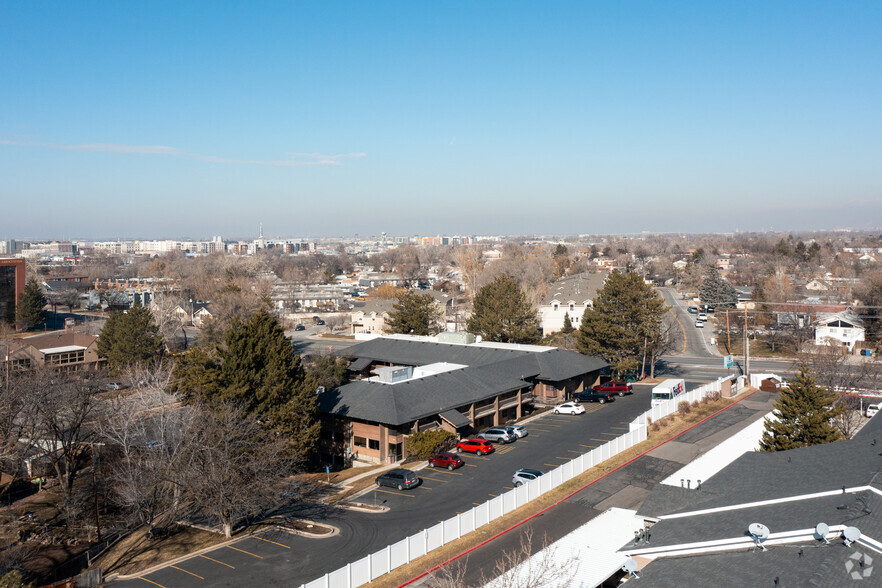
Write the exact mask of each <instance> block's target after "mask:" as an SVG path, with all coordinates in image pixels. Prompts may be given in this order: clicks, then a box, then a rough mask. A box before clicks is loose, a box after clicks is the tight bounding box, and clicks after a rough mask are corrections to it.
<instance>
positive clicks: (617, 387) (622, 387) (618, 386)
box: [593, 382, 634, 396]
mask: <svg viewBox="0 0 882 588" xmlns="http://www.w3.org/2000/svg"><path fill="white" fill-rule="evenodd" d="M593 390H594V391H595V392H612V393H613V394H617V395H618V396H624V395H625V394H633V393H634V387H633V386H631V384H629V383H628V382H607V383H606V384H598V385H596V386H593Z"/></svg>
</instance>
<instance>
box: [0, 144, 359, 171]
mask: <svg viewBox="0 0 882 588" xmlns="http://www.w3.org/2000/svg"><path fill="white" fill-rule="evenodd" d="M0 145H11V146H19V147H38V148H42V149H55V150H59V151H78V152H87V153H125V154H142V155H174V156H178V157H192V158H194V159H197V160H199V161H204V162H207V163H222V164H234V165H269V166H277V167H305V166H331V165H342V162H341V160H343V159H353V158H360V157H365V156H366V155H367V154H366V153H343V154H338V155H324V154H321V153H289V154H287V156H286V157H285V159H277V160H273V159H270V160H262V159H234V158H230V157H219V156H217V155H202V154H200V153H190V152H187V151H184V150H182V149H178V148H177V147H167V146H165V145H119V144H115V143H76V144H71V145H67V144H64V143H45V142H40V141H14V140H10V139H0Z"/></svg>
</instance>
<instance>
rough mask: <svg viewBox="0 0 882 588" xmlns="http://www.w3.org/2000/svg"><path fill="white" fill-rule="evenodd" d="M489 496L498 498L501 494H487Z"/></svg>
mask: <svg viewBox="0 0 882 588" xmlns="http://www.w3.org/2000/svg"><path fill="white" fill-rule="evenodd" d="M487 496H492V497H493V498H496V497H497V496H499V494H487Z"/></svg>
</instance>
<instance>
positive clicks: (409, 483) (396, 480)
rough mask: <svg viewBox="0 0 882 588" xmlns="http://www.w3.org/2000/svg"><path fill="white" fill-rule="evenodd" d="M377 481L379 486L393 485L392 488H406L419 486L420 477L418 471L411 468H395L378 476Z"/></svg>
mask: <svg viewBox="0 0 882 588" xmlns="http://www.w3.org/2000/svg"><path fill="white" fill-rule="evenodd" d="M376 482H377V486H391V487H392V488H398V489H399V490H404V489H405V488H413V487H414V486H419V483H420V479H419V478H418V477H417V475H416V473H414V472H412V471H410V470H402V469H394V470H389V471H388V472H386V473H384V474H380V475H379V476H377V479H376Z"/></svg>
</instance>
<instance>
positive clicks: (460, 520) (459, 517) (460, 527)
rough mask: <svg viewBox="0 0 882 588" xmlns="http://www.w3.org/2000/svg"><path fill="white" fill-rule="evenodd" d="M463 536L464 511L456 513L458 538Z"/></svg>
mask: <svg viewBox="0 0 882 588" xmlns="http://www.w3.org/2000/svg"><path fill="white" fill-rule="evenodd" d="M460 537H462V513H457V515H456V538H457V539H459V538H460Z"/></svg>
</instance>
